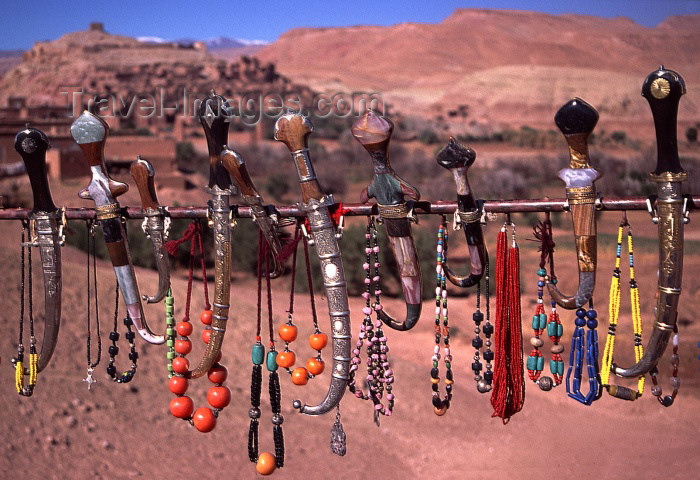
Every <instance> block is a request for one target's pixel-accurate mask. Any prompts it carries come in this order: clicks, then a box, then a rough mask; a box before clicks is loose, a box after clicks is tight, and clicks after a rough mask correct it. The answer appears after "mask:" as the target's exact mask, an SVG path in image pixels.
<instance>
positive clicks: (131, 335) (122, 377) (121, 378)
mask: <svg viewBox="0 0 700 480" xmlns="http://www.w3.org/2000/svg"><path fill="white" fill-rule="evenodd" d="M114 297H115V302H114V328H113V330H112V331H111V332H110V333H109V339H110V340H111V341H112V345H110V346H109V349H108V350H107V352H108V353H109V363H108V364H107V375H109V376H110V378H111V379H112V381H114V382H117V383H129V382H130V381H131V380H132V379H133V378H134V375H136V363H137V361H138V358H139V354H138V352H136V344H135V343H134V339H135V338H136V333H135V332H134V331H133V330H132V328H131V327H132V326H133V324H134V323H133V322H132V320H131V318H130V317H129V314H128V313H127V314H126V317H124V326H126V334H125V337H126V340H127V341H128V342H129V348H130V351H129V360H131V367H130V368H129V370H126V371H124V372H122V373H121V374H119V375H117V368H116V367H115V366H114V362H115V361H116V356H117V355H118V354H119V347H117V342H118V341H119V332H118V331H117V318H119V285H118V284H117V286H116V287H115V292H114Z"/></svg>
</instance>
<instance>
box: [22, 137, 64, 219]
mask: <svg viewBox="0 0 700 480" xmlns="http://www.w3.org/2000/svg"><path fill="white" fill-rule="evenodd" d="M50 147H51V146H50V144H49V140H48V138H47V137H46V135H45V134H44V132H42V131H41V130H38V129H36V128H26V129H25V130H22V131H21V132H19V133H18V134H17V136H15V150H17V153H19V154H20V156H21V157H22V160H23V161H24V166H25V167H26V168H27V174H28V175H29V182H30V183H31V185H32V195H33V196H34V211H35V212H53V211H55V210H56V205H55V204H54V203H53V199H52V198H51V190H50V188H49V180H48V176H47V173H46V150H48V149H49V148H50Z"/></svg>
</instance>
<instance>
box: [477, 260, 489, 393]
mask: <svg viewBox="0 0 700 480" xmlns="http://www.w3.org/2000/svg"><path fill="white" fill-rule="evenodd" d="M489 270H490V269H489V263H488V262H486V265H485V270H484V288H485V290H486V291H485V294H484V300H485V302H486V307H485V310H486V316H485V317H484V313H483V312H482V311H481V282H479V283H477V284H476V311H475V312H474V314H473V315H472V318H473V320H474V324H475V325H476V327H475V328H474V333H475V334H476V337H474V338H473V339H472V346H473V347H474V349H475V351H474V362H473V363H472V370H473V371H474V380H475V381H476V389H477V390H478V391H479V393H487V392H490V391H491V388H492V387H493V356H494V355H493V350H491V335H493V324H492V323H491V305H490V303H491V302H490V300H491V294H490V291H489V290H490V287H491V285H490V276H489V273H490V272H489ZM484 319H485V320H486V322H485V323H484V325H483V327H482V326H481V323H482V322H484ZM481 333H483V334H484V337H485V339H486V340H483V339H482V338H481V335H480V334H481ZM483 346H486V349H485V350H484V352H483V359H484V361H485V362H486V370H485V371H484V373H483V374H482V373H481V372H482V370H483V369H484V365H483V364H482V363H481V355H480V354H479V351H480V349H481V348H482V347H483Z"/></svg>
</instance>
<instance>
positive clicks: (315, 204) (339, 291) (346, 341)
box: [275, 113, 352, 415]
mask: <svg viewBox="0 0 700 480" xmlns="http://www.w3.org/2000/svg"><path fill="white" fill-rule="evenodd" d="M311 132H313V125H312V124H311V122H310V121H309V119H308V118H306V117H304V116H302V115H300V114H297V113H288V114H285V115H283V116H281V117H280V118H279V119H278V120H277V123H276V124H275V140H279V141H281V142H282V143H284V144H285V145H286V146H287V148H288V149H289V151H290V152H291V154H292V158H293V159H294V163H295V165H296V168H297V173H298V174H299V185H300V187H301V199H302V203H301V208H302V209H303V210H304V211H306V215H307V218H308V220H309V224H310V226H311V232H312V234H313V240H314V245H315V250H316V255H318V258H319V261H320V263H321V273H322V274H323V286H324V287H325V292H326V299H327V300H328V311H329V313H330V320H331V332H332V345H333V346H332V349H333V371H332V374H331V375H332V378H331V384H330V387H329V389H328V393H326V397H325V398H324V399H323V400H322V401H321V403H320V404H318V405H316V406H309V405H302V403H301V401H300V400H295V401H294V407H295V408H298V409H299V411H300V412H301V413H305V414H307V415H322V414H324V413H326V412H328V411H329V410H331V409H333V408H334V407H335V406H336V405H338V403H339V402H340V399H341V398H342V397H343V394H344V393H345V387H346V386H347V382H348V372H349V369H350V340H351V338H352V336H351V334H350V311H349V309H348V293H347V289H346V286H345V272H344V270H343V260H342V258H341V256H340V247H339V246H338V239H337V237H336V228H335V226H334V225H333V221H332V220H331V215H330V212H329V211H328V207H329V206H330V205H333V197H332V196H331V195H326V194H325V193H324V192H323V190H321V186H320V185H319V183H318V180H317V179H316V174H315V172H314V168H313V165H312V163H311V157H310V156H309V149H308V137H309V134H311Z"/></svg>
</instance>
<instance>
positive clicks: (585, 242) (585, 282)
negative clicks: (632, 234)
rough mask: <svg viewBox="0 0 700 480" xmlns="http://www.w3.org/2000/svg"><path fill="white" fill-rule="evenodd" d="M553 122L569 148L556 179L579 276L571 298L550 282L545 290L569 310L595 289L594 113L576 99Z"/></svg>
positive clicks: (562, 109)
mask: <svg viewBox="0 0 700 480" xmlns="http://www.w3.org/2000/svg"><path fill="white" fill-rule="evenodd" d="M554 122H555V123H556V124H557V127H559V130H561V132H562V133H563V134H564V137H566V143H567V144H568V145H569V168H564V169H562V170H560V171H559V178H561V179H562V180H564V182H565V183H566V200H567V202H568V204H569V207H570V209H571V218H572V220H573V224H574V238H575V239H576V253H577V256H578V272H579V273H578V289H577V291H576V294H575V295H573V296H567V295H564V294H563V293H562V292H560V291H559V289H558V288H557V286H556V284H555V283H554V282H552V281H551V280H550V279H548V280H547V288H548V289H549V293H550V294H551V296H552V298H553V299H554V301H556V302H557V304H558V305H560V306H561V307H563V308H566V309H569V310H572V309H574V308H579V307H581V306H582V305H584V304H585V303H586V302H587V301H588V300H590V298H591V297H592V296H593V289H594V288H595V270H596V258H597V254H598V246H597V240H596V218H595V210H596V205H595V201H596V189H595V185H594V182H595V181H596V180H597V179H598V178H600V177H601V174H600V173H599V172H598V171H597V170H596V169H595V168H593V167H591V166H590V164H589V159H588V137H589V136H590V134H591V132H593V129H594V128H595V125H596V123H598V112H597V111H596V110H595V108H593V107H592V106H590V105H589V104H587V103H586V102H584V101H583V100H581V99H580V98H575V99H573V100H570V101H569V102H567V103H566V104H565V105H564V106H563V107H561V108H560V109H559V111H558V112H557V114H556V115H555V116H554Z"/></svg>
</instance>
